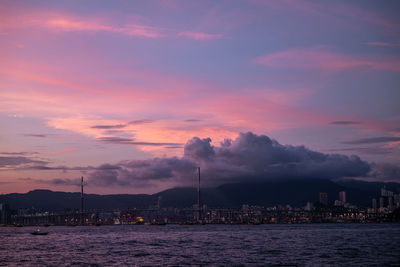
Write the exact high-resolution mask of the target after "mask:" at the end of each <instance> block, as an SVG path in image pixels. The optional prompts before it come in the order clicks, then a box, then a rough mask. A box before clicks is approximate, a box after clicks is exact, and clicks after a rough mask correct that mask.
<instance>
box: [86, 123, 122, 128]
mask: <svg viewBox="0 0 400 267" xmlns="http://www.w3.org/2000/svg"><path fill="white" fill-rule="evenodd" d="M125 127H126V125H125V124H117V125H94V126H92V127H91V128H93V129H121V128H125Z"/></svg>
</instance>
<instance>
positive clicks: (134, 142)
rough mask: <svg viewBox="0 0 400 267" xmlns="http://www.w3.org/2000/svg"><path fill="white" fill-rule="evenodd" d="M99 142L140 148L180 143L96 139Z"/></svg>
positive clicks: (123, 138)
mask: <svg viewBox="0 0 400 267" xmlns="http://www.w3.org/2000/svg"><path fill="white" fill-rule="evenodd" d="M96 140H97V141H101V142H106V143H111V144H128V145H138V146H179V145H182V144H179V143H154V142H138V141H134V139H132V138H126V137H115V136H110V137H99V138H96Z"/></svg>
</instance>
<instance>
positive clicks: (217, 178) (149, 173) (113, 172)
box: [89, 132, 370, 186]
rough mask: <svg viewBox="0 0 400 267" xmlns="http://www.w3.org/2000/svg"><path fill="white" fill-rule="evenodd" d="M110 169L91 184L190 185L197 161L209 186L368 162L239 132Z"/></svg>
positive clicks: (344, 173) (356, 169)
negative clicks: (176, 153) (216, 141)
mask: <svg viewBox="0 0 400 267" xmlns="http://www.w3.org/2000/svg"><path fill="white" fill-rule="evenodd" d="M111 166H113V168H111V169H101V168H99V169H96V170H95V171H94V172H92V173H90V175H89V183H93V184H96V185H98V186H115V185H117V186H128V185H131V186H149V185H151V184H155V183H159V182H169V183H172V184H179V185H181V186H184V185H192V184H193V183H194V181H195V177H196V175H195V171H196V168H197V167H198V166H200V167H201V169H202V173H203V176H202V177H203V178H202V179H203V181H204V184H205V185H217V184H222V183H227V182H244V181H246V182H259V181H263V180H268V179H283V178H296V177H297V178H322V179H335V178H341V177H360V176H366V175H367V174H368V172H369V171H370V165H369V164H368V163H367V162H365V161H362V160H361V159H360V158H359V157H357V156H350V157H349V156H345V155H340V154H324V153H320V152H316V151H312V150H310V149H308V148H306V147H304V146H290V145H281V144H279V143H278V142H277V141H275V140H272V139H270V138H269V137H267V136H265V135H255V134H253V133H250V132H249V133H241V134H240V135H239V136H238V137H237V138H236V139H235V140H230V139H227V140H225V141H224V142H222V143H221V144H220V146H217V147H215V146H212V145H211V139H210V138H205V139H200V138H198V137H195V138H193V139H191V140H189V141H188V142H187V143H186V145H185V147H184V156H183V157H181V158H177V157H172V158H167V157H166V158H153V159H147V160H135V161H125V162H121V163H119V164H116V165H111Z"/></svg>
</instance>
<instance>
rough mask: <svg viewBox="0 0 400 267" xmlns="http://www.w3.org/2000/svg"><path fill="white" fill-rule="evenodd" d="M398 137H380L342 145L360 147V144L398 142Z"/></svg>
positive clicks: (399, 139)
mask: <svg viewBox="0 0 400 267" xmlns="http://www.w3.org/2000/svg"><path fill="white" fill-rule="evenodd" d="M399 141H400V137H396V136H380V137H371V138H361V139H357V140H353V141H346V142H343V144H348V145H361V144H375V143H389V142H399Z"/></svg>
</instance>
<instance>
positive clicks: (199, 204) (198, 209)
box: [197, 167, 201, 221]
mask: <svg viewBox="0 0 400 267" xmlns="http://www.w3.org/2000/svg"><path fill="white" fill-rule="evenodd" d="M197 171H198V174H199V180H198V185H197V212H198V214H197V219H198V220H199V221H200V220H201V203H200V167H198V168H197Z"/></svg>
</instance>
